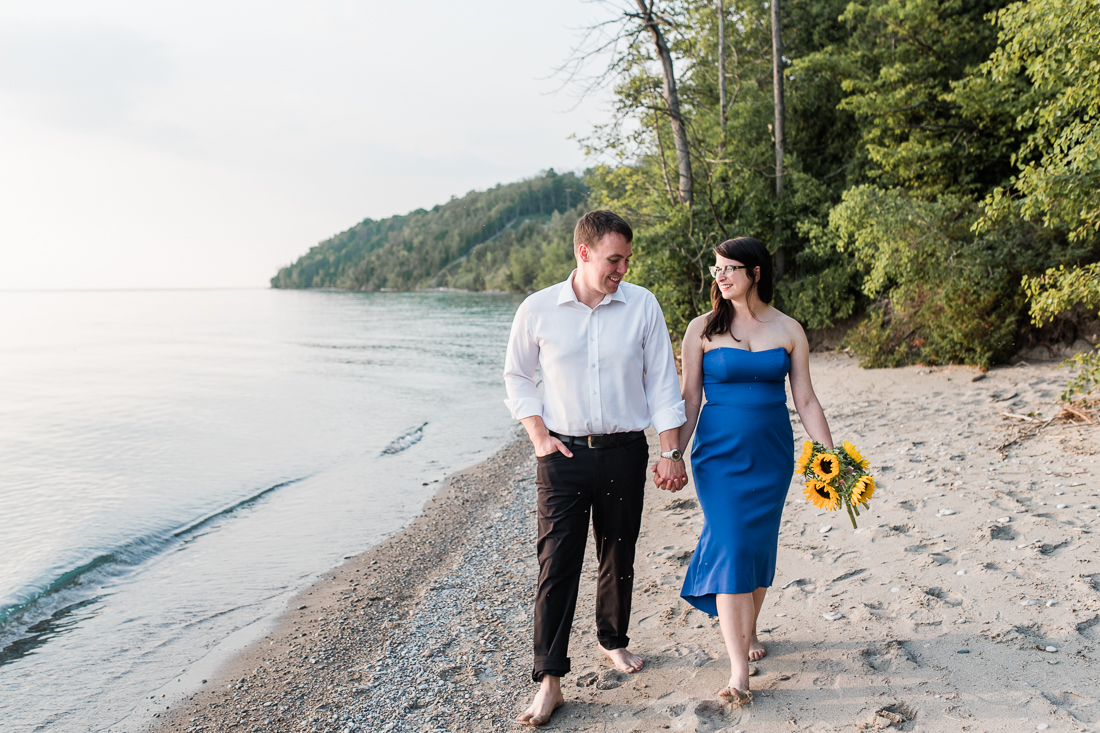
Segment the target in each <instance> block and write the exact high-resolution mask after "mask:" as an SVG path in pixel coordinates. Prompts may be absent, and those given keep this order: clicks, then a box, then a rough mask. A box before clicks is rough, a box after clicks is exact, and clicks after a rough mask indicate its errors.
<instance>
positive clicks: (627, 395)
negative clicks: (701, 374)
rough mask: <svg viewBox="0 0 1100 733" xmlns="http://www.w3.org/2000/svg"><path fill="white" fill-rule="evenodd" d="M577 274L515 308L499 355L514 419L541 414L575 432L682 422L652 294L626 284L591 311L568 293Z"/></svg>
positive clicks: (557, 428) (560, 429)
mask: <svg viewBox="0 0 1100 733" xmlns="http://www.w3.org/2000/svg"><path fill="white" fill-rule="evenodd" d="M576 274H577V271H576V270H574V271H573V273H572V274H571V275H570V276H569V279H568V280H566V281H565V282H561V283H558V284H557V285H551V286H550V287H548V288H546V289H544V290H540V291H539V292H537V293H535V294H533V295H531V296H530V297H529V298H527V300H525V301H523V303H521V304H520V306H519V310H517V311H516V316H515V320H514V321H513V322H512V333H511V336H509V338H508V352H507V355H506V357H505V360H504V385H505V387H506V388H507V391H508V399H507V400H505V401H504V403H505V404H506V405H508V409H509V410H510V411H511V413H512V417H514V418H516V419H517V420H521V419H523V418H525V417H531V416H532V415H539V416H541V417H542V420H543V422H544V423H545V424H546V427H547V428H548V429H550V430H553V431H554V432H556V433H561V434H563V435H577V436H581V435H603V434H606V433H627V432H632V431H635V430H645V429H646V428H647V427H649V425H650V423H652V424H653V427H654V429H656V430H657V432H663V431H665V430H672V429H674V428H678V427H680V426H681V425H683V423H684V421H685V420H686V416H685V412H684V401H683V399H682V398H681V397H680V382H679V379H678V378H677V376H676V361H675V357H674V356H673V354H672V342H671V341H670V340H669V337H668V328H667V327H666V326H665V319H664V316H663V315H662V313H661V306H660V305H659V304H658V303H657V299H656V298H655V297H653V293H651V292H649V291H648V290H646V289H645V288H643V287H640V286H638V285H632V284H630V283H625V282H624V283H621V284H620V285H619V287H618V290H616V292H615V293H613V294H611V295H605V296H604V299H603V300H602V301H600V303H599V304H598V305H597V306H596V307H595V308H589V307H588V306H587V305H585V304H584V303H582V302H580V301H579V300H577V296H576V294H575V293H574V292H573V277H574V276H575V275H576ZM536 367H538V368H539V369H540V370H541V372H542V380H543V387H544V390H543V391H544V395H545V396H544V397H539V391H538V387H537V386H536V382H535V368H536Z"/></svg>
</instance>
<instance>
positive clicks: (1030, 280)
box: [1023, 263, 1100, 401]
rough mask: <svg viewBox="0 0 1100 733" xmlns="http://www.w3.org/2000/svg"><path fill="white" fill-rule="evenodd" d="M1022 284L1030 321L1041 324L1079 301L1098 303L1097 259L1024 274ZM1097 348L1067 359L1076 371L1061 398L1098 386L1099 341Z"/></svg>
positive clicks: (1099, 269)
mask: <svg viewBox="0 0 1100 733" xmlns="http://www.w3.org/2000/svg"><path fill="white" fill-rule="evenodd" d="M1023 288H1024V293H1026V294H1027V297H1028V299H1029V301H1030V306H1031V308H1030V314H1031V320H1032V323H1034V324H1035V325H1036V326H1041V325H1043V323H1044V322H1047V321H1049V320H1050V319H1052V318H1054V316H1056V315H1058V314H1059V313H1062V312H1065V311H1068V310H1069V309H1070V308H1072V307H1073V306H1075V305H1077V304H1078V303H1080V304H1082V305H1084V306H1086V307H1088V308H1096V307H1097V306H1100V263H1093V264H1091V265H1087V266H1085V267H1072V268H1068V269H1067V268H1066V267H1065V266H1061V267H1058V268H1053V267H1052V268H1050V269H1049V270H1047V271H1046V272H1045V273H1043V274H1042V275H1038V276H1036V277H1025V278H1024V281H1023ZM1097 349H1098V350H1097V351H1094V352H1092V353H1087V352H1086V353H1082V354H1077V355H1076V356H1073V357H1071V358H1070V359H1068V360H1067V361H1066V363H1067V364H1069V365H1073V366H1076V367H1078V369H1079V371H1078V372H1077V375H1076V376H1075V377H1074V378H1073V379H1071V380H1070V382H1069V384H1068V385H1066V390H1065V392H1063V393H1062V399H1063V400H1066V401H1069V400H1071V399H1073V397H1074V396H1075V395H1078V394H1087V393H1089V392H1091V391H1092V390H1093V389H1095V388H1096V387H1097V386H1100V345H1097Z"/></svg>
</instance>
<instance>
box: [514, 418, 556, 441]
mask: <svg viewBox="0 0 1100 733" xmlns="http://www.w3.org/2000/svg"><path fill="white" fill-rule="evenodd" d="M520 423H521V424H522V425H523V428H524V429H525V430H526V431H527V437H529V438H530V439H531V442H532V443H533V444H535V445H539V444H541V443H544V442H545V441H546V440H548V439H549V438H550V431H549V430H547V428H546V423H544V422H543V421H542V416H541V415H531V416H530V417H525V418H523V419H522V420H520Z"/></svg>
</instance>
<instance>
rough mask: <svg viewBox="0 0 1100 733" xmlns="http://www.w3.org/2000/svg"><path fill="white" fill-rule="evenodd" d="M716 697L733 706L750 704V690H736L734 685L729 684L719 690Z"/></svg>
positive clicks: (738, 706)
mask: <svg viewBox="0 0 1100 733" xmlns="http://www.w3.org/2000/svg"><path fill="white" fill-rule="evenodd" d="M718 697H720V698H722V701H723V702H726V703H729V705H730V706H731V707H735V708H740V707H744V706H745V705H752V692H751V691H750V690H738V689H737V688H736V687H733V686H730V687H727V688H726V689H724V690H720V691H719V692H718Z"/></svg>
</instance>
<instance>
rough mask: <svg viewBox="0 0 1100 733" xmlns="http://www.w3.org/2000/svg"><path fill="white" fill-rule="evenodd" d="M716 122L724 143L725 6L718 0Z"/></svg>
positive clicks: (721, 0)
mask: <svg viewBox="0 0 1100 733" xmlns="http://www.w3.org/2000/svg"><path fill="white" fill-rule="evenodd" d="M718 120H719V122H720V123H721V125H722V143H723V144H725V142H726V4H725V2H723V0H718Z"/></svg>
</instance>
